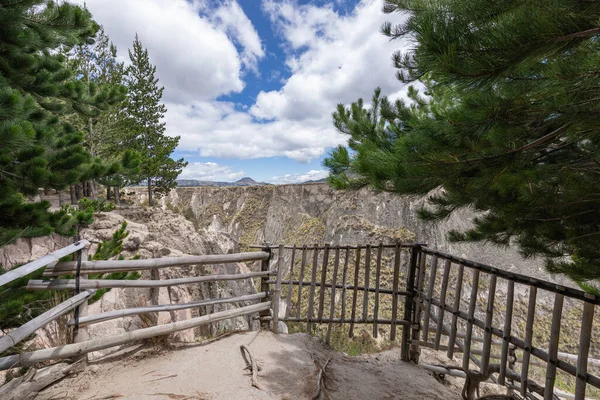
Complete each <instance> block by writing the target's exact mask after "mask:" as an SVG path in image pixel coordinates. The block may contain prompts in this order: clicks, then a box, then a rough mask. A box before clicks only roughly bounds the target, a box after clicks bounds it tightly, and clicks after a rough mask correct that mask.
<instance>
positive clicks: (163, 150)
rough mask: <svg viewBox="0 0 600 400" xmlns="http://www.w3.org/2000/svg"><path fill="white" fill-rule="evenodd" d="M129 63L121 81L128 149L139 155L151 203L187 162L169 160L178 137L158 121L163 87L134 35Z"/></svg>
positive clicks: (173, 185) (160, 118)
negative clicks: (167, 132)
mask: <svg viewBox="0 0 600 400" xmlns="http://www.w3.org/2000/svg"><path fill="white" fill-rule="evenodd" d="M129 58H130V60H131V65H129V66H128V67H127V71H126V73H127V76H126V78H125V81H126V83H127V88H128V89H129V94H128V97H127V101H126V104H125V113H126V114H127V117H128V121H127V127H126V129H127V130H128V131H129V132H130V134H131V136H130V140H131V148H133V149H135V150H136V151H138V153H139V154H140V155H141V158H142V163H141V174H140V175H141V176H140V178H141V179H139V180H138V182H139V181H142V180H145V181H146V184H147V185H148V201H149V203H150V205H151V206H153V205H154V199H153V192H154V191H158V192H165V191H168V190H169V189H171V188H173V187H175V185H176V182H175V179H176V178H177V176H178V175H179V174H180V173H181V170H182V168H183V167H185V166H186V165H187V162H185V161H184V160H183V159H179V160H177V161H176V160H173V159H172V158H171V153H173V151H174V150H175V148H176V147H177V144H178V143H179V136H177V137H169V136H166V135H165V123H164V122H163V121H162V120H163V117H164V114H165V113H166V112H167V109H166V107H165V106H164V104H162V103H161V102H160V101H161V98H162V94H163V90H164V87H159V86H158V78H156V77H155V73H156V67H155V66H154V65H152V64H151V63H150V58H149V56H148V50H147V49H145V48H144V47H143V46H142V43H141V42H140V40H139V37H138V36H137V34H136V36H135V41H134V42H133V50H129Z"/></svg>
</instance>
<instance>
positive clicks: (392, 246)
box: [248, 243, 424, 250]
mask: <svg viewBox="0 0 600 400" xmlns="http://www.w3.org/2000/svg"><path fill="white" fill-rule="evenodd" d="M423 245H424V243H400V244H399V247H401V248H413V247H420V246H423ZM370 246H371V247H379V243H374V244H372V245H370ZM248 247H249V248H251V249H264V248H265V246H264V245H263V246H261V245H258V244H253V245H250V246H248ZM272 247H273V248H275V247H276V246H273V245H272ZM325 247H326V246H324V245H323V246H319V245H317V246H314V245H313V246H306V250H323V249H325ZM381 247H382V248H384V249H395V248H396V245H395V244H384V245H382V246H381ZM283 248H284V249H286V250H293V249H294V246H283ZM295 248H296V250H298V249H303V248H304V246H303V245H296V246H295ZM327 248H328V249H329V250H336V249H340V250H345V249H350V250H357V249H366V248H367V245H360V246H344V245H331V246H327Z"/></svg>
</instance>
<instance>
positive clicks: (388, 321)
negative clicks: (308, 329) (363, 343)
mask: <svg viewBox="0 0 600 400" xmlns="http://www.w3.org/2000/svg"><path fill="white" fill-rule="evenodd" d="M281 320H282V321H285V322H312V323H315V324H327V323H329V322H330V321H331V322H332V323H334V324H335V323H340V324H345V323H351V322H353V323H355V324H372V323H374V322H375V321H377V323H378V324H383V325H392V324H396V325H406V326H410V325H411V323H410V321H404V320H398V321H396V322H393V321H392V320H391V319H377V320H374V319H373V318H367V319H366V320H364V319H355V320H352V319H346V318H332V319H330V318H322V319H319V318H307V317H300V318H298V317H287V318H282V319H281Z"/></svg>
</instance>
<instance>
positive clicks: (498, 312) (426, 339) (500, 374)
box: [269, 244, 600, 399]
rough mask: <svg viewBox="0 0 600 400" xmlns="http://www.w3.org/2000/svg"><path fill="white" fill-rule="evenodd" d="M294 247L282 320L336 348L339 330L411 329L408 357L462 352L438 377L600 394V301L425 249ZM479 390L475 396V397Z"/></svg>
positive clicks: (535, 392)
mask: <svg viewBox="0 0 600 400" xmlns="http://www.w3.org/2000/svg"><path fill="white" fill-rule="evenodd" d="M284 250H285V255H284V256H283V257H280V259H284V258H285V259H286V260H287V261H286V266H284V267H280V268H279V271H283V272H282V274H283V276H282V278H281V281H282V285H283V292H282V294H281V299H282V300H285V301H282V302H283V303H284V304H287V309H286V312H285V313H281V317H282V320H284V321H286V322H288V323H292V324H295V326H297V325H298V324H304V325H303V327H301V330H303V331H306V332H310V333H313V334H314V333H319V334H320V335H322V336H323V337H324V338H325V340H326V341H327V342H329V341H330V339H331V333H332V329H335V328H336V327H340V326H346V327H348V328H349V329H347V334H348V336H349V337H353V336H355V335H356V328H355V326H356V325H357V324H361V326H363V327H364V326H365V324H367V325H370V326H369V328H368V329H369V331H370V332H371V334H372V336H373V337H375V338H377V337H378V335H380V334H382V333H383V334H384V335H386V338H387V339H389V340H390V341H395V340H398V338H397V336H398V335H397V327H398V326H401V328H402V331H401V334H400V335H399V342H400V347H401V357H402V359H403V360H405V361H409V360H412V361H415V362H418V360H419V354H420V352H421V350H420V349H421V348H422V347H429V348H432V349H435V350H440V351H445V352H446V354H447V356H448V358H449V359H451V360H453V359H455V358H456V354H457V353H462V357H461V359H460V363H459V364H452V365H449V366H430V365H426V366H425V367H426V368H428V369H430V370H432V371H434V372H436V373H446V374H450V375H459V376H466V377H468V378H469V380H470V381H471V382H473V381H476V382H481V381H488V382H492V383H497V384H500V385H504V386H506V387H508V388H509V389H510V390H512V391H513V393H514V394H518V395H520V396H523V397H528V398H544V399H555V398H576V399H584V398H586V397H585V394H586V389H587V391H588V393H591V394H592V395H593V396H594V398H600V391H598V390H597V389H598V388H600V378H599V377H598V375H599V374H598V373H599V372H600V368H598V367H600V360H597V359H594V358H590V350H591V346H592V345H593V346H595V347H594V353H593V355H594V356H596V357H597V356H599V355H600V342H599V340H600V332H595V335H593V332H592V328H593V325H592V320H593V316H594V312H595V306H596V305H597V304H600V299H598V298H597V297H595V296H593V295H589V294H586V293H584V292H582V291H580V290H576V289H573V288H570V287H564V286H560V285H556V284H554V283H551V282H546V281H542V280H538V279H534V278H531V277H527V276H524V275H521V274H516V273H512V272H507V271H504V270H500V269H498V268H494V267H491V266H487V265H483V264H480V263H476V262H473V261H470V260H466V259H462V258H459V257H455V256H452V255H450V254H446V253H442V252H440V251H437V250H432V249H429V248H428V247H427V246H425V245H422V244H395V245H384V244H379V245H365V246H329V245H313V246H306V245H304V246H284ZM269 283H272V284H274V283H276V281H269ZM563 318H564V319H565V320H564V321H562V319H563ZM536 321H537V323H536ZM382 326H386V327H387V328H386V329H387V330H384V329H382ZM363 329H364V328H363ZM593 338H594V339H595V340H593ZM494 348H497V350H492V349H494ZM575 353H576V354H575ZM492 360H493V362H492ZM588 366H589V367H588ZM457 367H458V368H460V370H462V371H461V372H458V371H457V369H456V368H457ZM557 373H560V374H561V377H560V379H559V380H558V383H560V385H558V387H557V386H556V385H557ZM476 386H477V385H475V386H473V390H471V391H470V393H467V391H466V392H465V398H469V399H471V398H475V397H474V396H475V392H474V388H475V387H476ZM569 391H571V392H574V393H575V394H574V395H569V394H568V393H567V392H569ZM559 396H560V397H559Z"/></svg>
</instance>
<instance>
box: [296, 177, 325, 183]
mask: <svg viewBox="0 0 600 400" xmlns="http://www.w3.org/2000/svg"><path fill="white" fill-rule="evenodd" d="M325 182H327V178H323V179H317V180H315V181H304V182H302V183H325Z"/></svg>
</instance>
